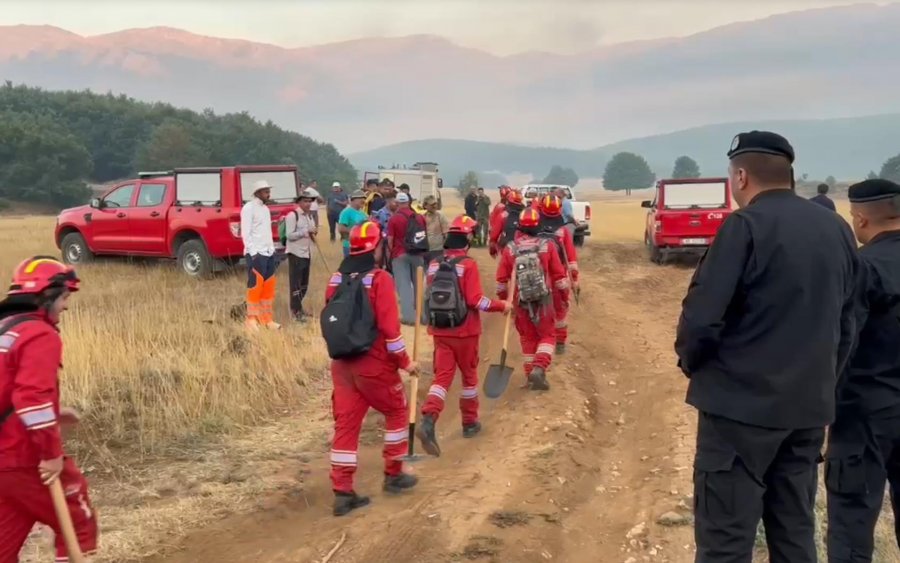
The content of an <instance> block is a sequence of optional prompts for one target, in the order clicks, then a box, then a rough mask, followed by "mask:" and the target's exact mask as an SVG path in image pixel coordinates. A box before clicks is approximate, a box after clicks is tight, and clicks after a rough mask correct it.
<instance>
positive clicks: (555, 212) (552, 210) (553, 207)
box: [538, 194, 562, 217]
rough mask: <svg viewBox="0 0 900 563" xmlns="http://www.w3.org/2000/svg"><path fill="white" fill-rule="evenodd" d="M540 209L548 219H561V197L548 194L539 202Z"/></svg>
mask: <svg viewBox="0 0 900 563" xmlns="http://www.w3.org/2000/svg"><path fill="white" fill-rule="evenodd" d="M538 209H540V210H541V213H543V214H544V215H546V216H547V217H559V216H560V215H561V214H562V201H561V200H560V199H559V196H555V195H551V194H547V195H545V196H544V197H542V198H541V201H540V202H538Z"/></svg>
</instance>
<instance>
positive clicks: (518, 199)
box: [506, 188, 525, 205]
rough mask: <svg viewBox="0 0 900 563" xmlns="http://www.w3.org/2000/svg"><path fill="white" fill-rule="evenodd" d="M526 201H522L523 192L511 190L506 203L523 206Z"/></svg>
mask: <svg viewBox="0 0 900 563" xmlns="http://www.w3.org/2000/svg"><path fill="white" fill-rule="evenodd" d="M524 201H525V200H524V199H522V192H520V191H519V190H517V189H515V188H510V189H509V193H508V194H506V202H507V203H512V204H513V205H522V204H523V203H524Z"/></svg>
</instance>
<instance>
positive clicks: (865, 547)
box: [825, 413, 900, 563]
mask: <svg viewBox="0 0 900 563" xmlns="http://www.w3.org/2000/svg"><path fill="white" fill-rule="evenodd" d="M886 482H887V483H890V487H891V505H892V508H893V510H894V534H895V536H896V538H897V542H898V545H900V528H898V526H900V524H898V522H900V513H898V506H897V503H898V501H900V498H898V494H897V493H898V491H900V417H897V416H891V417H878V416H868V417H867V416H862V415H854V414H850V413H846V414H844V413H839V416H838V419H837V420H836V421H835V423H834V424H833V425H832V426H831V428H830V430H829V433H828V452H827V453H826V456H825V488H826V490H827V491H828V561H829V563H851V562H852V563H863V562H865V563H869V562H871V561H872V552H873V551H874V547H875V540H874V536H875V524H876V523H877V522H878V516H879V515H880V514H881V508H882V505H883V504H884V487H885V483H886Z"/></svg>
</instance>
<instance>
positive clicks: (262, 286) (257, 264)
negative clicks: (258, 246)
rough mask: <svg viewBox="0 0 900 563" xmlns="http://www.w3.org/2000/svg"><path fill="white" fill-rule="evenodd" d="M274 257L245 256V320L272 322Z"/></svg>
mask: <svg viewBox="0 0 900 563" xmlns="http://www.w3.org/2000/svg"><path fill="white" fill-rule="evenodd" d="M274 302H275V257H274V256H262V255H260V254H257V255H254V256H247V320H248V321H257V322H259V323H260V324H262V325H267V324H269V323H271V322H274V320H275V318H274V312H273V305H274Z"/></svg>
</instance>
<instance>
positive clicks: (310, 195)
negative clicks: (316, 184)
mask: <svg viewBox="0 0 900 563" xmlns="http://www.w3.org/2000/svg"><path fill="white" fill-rule="evenodd" d="M300 198H301V199H319V192H317V191H316V190H314V189H312V188H306V189H304V190H303V191H302V192H300Z"/></svg>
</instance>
